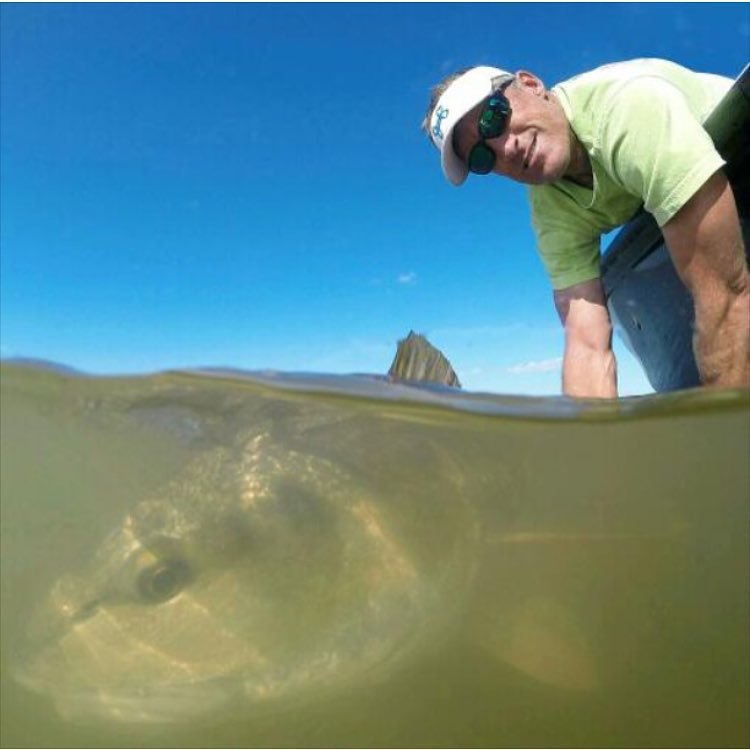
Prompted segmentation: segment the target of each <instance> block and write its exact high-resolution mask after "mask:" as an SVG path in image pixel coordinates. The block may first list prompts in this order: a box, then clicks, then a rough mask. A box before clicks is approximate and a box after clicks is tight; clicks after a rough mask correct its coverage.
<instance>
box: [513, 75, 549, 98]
mask: <svg viewBox="0 0 750 750" xmlns="http://www.w3.org/2000/svg"><path fill="white" fill-rule="evenodd" d="M516 81H517V82H518V84H519V85H520V86H522V87H523V88H525V89H528V90H529V91H531V92H532V93H534V94H536V95H537V96H543V95H544V93H545V89H544V81H542V79H541V78H537V77H536V76H535V75H534V74H533V73H530V72H529V71H528V70H518V71H516Z"/></svg>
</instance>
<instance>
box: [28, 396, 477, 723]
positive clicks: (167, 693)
mask: <svg viewBox="0 0 750 750" xmlns="http://www.w3.org/2000/svg"><path fill="white" fill-rule="evenodd" d="M128 411H129V413H130V414H131V415H132V414H136V415H138V419H141V420H142V419H143V418H144V416H145V417H147V419H148V423H149V425H153V424H154V423H155V422H156V423H158V424H161V425H162V426H164V423H165V420H166V421H167V422H168V421H169V419H171V418H173V417H174V415H175V414H179V415H181V416H180V417H179V421H180V422H184V413H183V412H182V411H180V408H178V407H175V405H169V404H167V403H161V404H160V406H159V407H156V408H154V407H152V406H150V405H145V406H144V405H142V404H139V403H137V402H135V403H130V404H129V406H128ZM191 419H193V420H195V419H199V420H200V419H203V420H204V421H205V419H206V417H205V414H203V415H202V416H201V417H196V416H195V415H194V416H193V417H192V418H191ZM295 420H296V422H295ZM280 421H281V422H283V420H271V421H270V422H268V423H267V425H266V428H265V429H264V427H263V425H262V424H261V425H259V427H258V429H255V430H252V431H249V432H248V431H241V432H240V433H238V434H237V435H236V436H235V437H234V438H233V439H231V440H229V441H226V442H225V444H219V445H216V446H215V447H212V448H209V449H206V450H200V451H198V453H197V455H196V456H195V457H194V458H192V459H191V460H190V461H188V462H187V464H186V465H185V466H184V467H183V469H182V471H181V472H180V473H179V474H178V475H177V476H175V477H174V478H173V479H172V480H171V481H168V482H166V483H165V484H164V485H163V486H161V487H159V488H157V489H156V490H155V491H154V492H152V493H150V494H149V495H148V496H146V497H144V498H141V499H140V500H138V502H136V503H135V504H134V506H133V507H132V509H131V510H130V511H129V512H128V513H127V515H126V516H125V517H124V518H123V519H122V522H121V524H120V526H119V527H118V528H116V529H115V530H114V531H113V532H112V533H111V534H109V535H108V536H107V537H106V538H105V539H103V540H102V541H101V543H99V545H98V547H97V548H96V549H95V551H94V552H93V554H92V555H91V557H90V560H89V562H88V563H87V564H86V565H84V566H83V567H82V569H81V570H79V571H77V572H76V573H74V574H66V575H63V576H61V577H60V578H59V579H58V580H57V581H56V582H55V584H54V586H53V587H52V590H51V591H50V593H49V595H48V596H47V597H46V601H44V602H43V603H42V605H41V606H40V607H39V608H38V610H37V612H36V614H35V616H34V622H33V626H32V627H30V629H29V641H28V647H27V649H26V658H24V660H23V661H22V663H21V664H19V665H18V666H17V669H16V671H15V675H16V678H17V679H18V680H19V681H20V682H21V683H22V684H23V685H24V686H26V687H27V688H29V689H31V690H33V691H35V692H38V693H42V694H46V695H48V696H49V697H51V698H52V700H53V702H54V704H55V708H56V710H57V712H58V713H59V714H60V715H61V716H63V717H65V718H68V719H71V720H75V721H87V720H92V719H108V720H117V721H123V722H130V723H133V722H135V723H165V722H186V721H191V720H195V719H196V718H197V717H200V716H212V715H214V716H215V715H221V714H222V713H225V712H226V711H227V710H230V709H231V708H232V707H239V706H245V707H255V708H256V709H257V708H259V707H270V708H274V707H275V708H277V707H279V706H289V705H294V704H295V703H297V702H299V701H305V700H310V699H311V698H319V697H320V695H321V694H324V693H325V692H326V691H328V690H332V689H336V688H341V687H342V686H344V685H346V684H350V683H352V682H357V681H359V682H361V681H362V680H363V679H367V678H368V677H370V676H374V677H379V675H381V674H385V673H387V672H388V670H389V669H390V668H391V667H392V666H393V665H397V664H399V663H401V662H402V661H403V659H402V657H403V656H405V655H408V654H409V653H413V652H415V651H417V650H418V647H419V645H420V644H422V643H425V642H429V641H430V640H431V639H432V635H431V634H432V633H437V632H439V631H440V630H441V628H442V624H441V622H442V620H445V619H446V617H445V615H446V614H447V612H448V610H447V609H445V608H444V609H443V611H442V612H441V604H440V599H441V597H443V596H444V595H445V591H446V587H448V586H453V585H454V584H455V583H456V582H457V581H456V579H457V577H458V578H461V577H464V576H467V575H469V573H470V571H469V568H468V567H467V566H466V564H465V557H466V554H467V550H466V548H465V545H466V542H467V541H468V539H467V538H466V537H462V536H461V535H457V534H455V530H456V525H458V526H459V527H463V526H464V525H465V523H466V521H467V518H466V513H465V511H466V505H465V504H463V503H461V502H459V503H457V504H456V506H455V507H449V506H443V507H439V506H437V505H435V506H434V507H432V508H431V509H430V516H429V517H428V518H427V519H425V518H422V517H419V518H416V519H415V518H414V514H416V515H417V516H422V514H423V513H424V508H423V509H422V510H420V509H419V507H417V506H415V503H416V504H417V505H419V504H422V505H426V504H427V503H429V494H430V493H431V492H434V489H435V488H434V486H432V485H431V483H429V482H428V483H426V484H425V486H424V487H423V488H420V489H415V488H414V487H411V488H410V487H405V488H403V490H402V492H401V496H400V497H399V494H398V489H396V490H395V491H394V487H393V485H391V486H390V491H391V492H392V493H393V494H392V495H391V496H390V497H389V498H388V499H387V501H383V498H382V497H381V496H380V495H379V491H378V489H377V487H376V486H375V485H373V483H372V482H368V479H367V477H365V476H363V475H362V474H361V472H360V474H359V475H356V474H355V473H354V471H352V470H351V469H348V468H347V467H346V466H345V465H340V464H337V463H336V462H334V461H331V460H330V459H328V458H326V457H325V456H322V455H316V452H315V450H314V446H312V445H310V448H312V450H307V451H303V450H299V449H298V447H297V446H300V447H304V445H305V444H307V440H308V438H307V437H305V434H304V433H308V432H309V431H311V430H312V431H313V432H314V433H317V434H318V435H320V433H321V430H331V429H335V430H336V431H338V430H341V429H342V427H343V426H342V425H341V424H340V422H339V421H338V420H337V419H335V418H333V417H332V416H331V417H330V418H327V417H324V416H321V415H318V416H313V415H311V414H309V413H307V412H306V413H305V414H304V416H303V417H301V418H300V417H295V418H293V419H291V422H292V423H293V424H292V426H291V427H289V424H287V427H288V428H289V429H290V430H291V432H290V433H289V434H288V435H287V439H286V440H282V439H281V438H279V437H278V436H277V435H274V432H276V431H278V427H279V422H280ZM300 425H304V427H300ZM173 426H174V425H173ZM295 431H296V433H297V434H294V433H295ZM178 432H179V433H180V434H186V433H184V432H183V431H182V428H181V427H180V428H179V429H178ZM187 434H189V433H187ZM192 439H195V435H193V438H192ZM439 481H440V482H441V483H443V482H445V481H446V478H445V477H441V478H440V480H439ZM447 481H450V480H449V479H448V480H447ZM399 505H401V509H400V511H399V509H398V506H399ZM397 511H398V512H397ZM399 513H400V514H401V518H399ZM415 522H416V523H418V524H419V526H420V527H421V528H422V531H424V530H425V529H426V528H427V527H429V526H434V527H435V528H436V529H437V528H438V527H441V528H443V529H446V528H448V529H452V532H451V534H450V535H449V537H450V538H446V540H447V543H446V544H445V546H443V548H442V549H441V550H440V551H439V553H432V552H431V553H429V554H427V555H426V554H425V552H424V550H423V551H422V552H421V553H416V552H415V551H414V549H413V548H412V547H410V545H409V528H408V527H409V525H410V524H414V523H415ZM443 537H446V534H445V533H444V532H443ZM451 545H452V546H451ZM436 552H437V551H436Z"/></svg>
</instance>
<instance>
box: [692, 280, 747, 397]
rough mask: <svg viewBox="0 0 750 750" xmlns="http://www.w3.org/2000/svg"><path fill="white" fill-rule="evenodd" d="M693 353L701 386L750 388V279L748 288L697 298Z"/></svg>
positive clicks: (701, 293)
mask: <svg viewBox="0 0 750 750" xmlns="http://www.w3.org/2000/svg"><path fill="white" fill-rule="evenodd" d="M694 301H695V332H694V335H693V350H694V352H695V361H696V364H697V365H698V372H699V373H700V377H701V383H703V385H713V386H727V387H733V386H734V387H736V386H743V385H744V386H748V385H750V334H749V333H748V328H749V326H750V280H749V279H748V275H747V273H746V274H745V276H744V288H743V289H740V290H735V289H726V288H724V289H719V290H716V291H715V292H714V293H706V291H705V290H703V291H702V292H698V293H696V294H695V296H694Z"/></svg>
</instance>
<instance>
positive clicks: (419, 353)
mask: <svg viewBox="0 0 750 750" xmlns="http://www.w3.org/2000/svg"><path fill="white" fill-rule="evenodd" d="M388 376H389V377H390V378H392V379H394V380H415V381H419V382H422V383H436V384H438V385H448V386H453V387H454V388H460V387H461V383H460V382H459V380H458V376H457V375H456V373H455V372H454V370H453V367H452V366H451V363H450V362H449V361H448V359H447V358H446V357H445V355H444V354H443V353H442V352H441V351H440V350H439V349H436V348H435V347H434V346H433V345H432V344H431V343H430V342H429V341H428V340H427V339H426V338H425V337H424V336H422V335H421V334H418V333H414V331H409V335H408V336H407V337H406V338H405V339H401V340H400V341H399V342H398V349H397V350H396V356H395V357H394V358H393V363H392V364H391V368H390V369H389V370H388Z"/></svg>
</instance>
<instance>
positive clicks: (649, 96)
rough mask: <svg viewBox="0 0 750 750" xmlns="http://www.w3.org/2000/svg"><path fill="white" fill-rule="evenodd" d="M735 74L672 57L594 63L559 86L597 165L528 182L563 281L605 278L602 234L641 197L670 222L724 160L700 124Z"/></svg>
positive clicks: (558, 285)
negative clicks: (590, 179)
mask: <svg viewBox="0 0 750 750" xmlns="http://www.w3.org/2000/svg"><path fill="white" fill-rule="evenodd" d="M731 85H732V81H731V79H729V78H724V77H722V76H716V75H711V74H707V73H694V72H693V71H691V70H688V69H687V68H683V67H681V66H680V65H676V64H675V63H671V62H668V61H666V60H645V59H644V60H633V61H630V62H623V63H615V64H613V65H605V66H603V67H601V68H596V69H595V70H592V71H590V72H588V73H584V74H582V75H579V76H576V77H575V78H571V79H570V80H568V81H564V82H563V83H560V84H558V85H557V86H555V87H554V88H553V89H552V91H553V93H554V94H555V95H556V96H557V99H558V101H559V102H560V104H561V106H562V108H563V110H564V111H565V114H566V116H567V118H568V121H569V122H570V126H571V128H572V129H573V132H574V133H575V134H576V137H577V138H578V140H579V141H580V142H581V144H582V145H583V147H584V148H585V149H586V151H587V152H588V155H589V158H590V160H591V167H592V170H593V173H594V188H593V190H590V189H588V188H585V187H581V186H579V185H576V184H575V183H573V182H571V181H569V180H560V181H558V182H555V183H552V184H549V185H535V186H532V187H531V188H530V189H529V197H530V201H531V216H532V221H533V224H534V230H535V233H536V238H537V245H538V249H539V254H540V255H541V257H542V261H543V262H544V265H545V267H546V269H547V273H548V275H549V277H550V279H551V281H552V286H553V287H554V288H555V289H565V288H566V287H569V286H572V285H573V284H578V283H580V282H582V281H588V280H590V279H594V278H597V277H598V276H599V275H600V271H599V260H600V253H599V241H600V237H601V235H602V234H603V233H604V232H608V231H610V230H612V229H614V228H615V227H618V226H620V225H621V224H624V223H625V222H626V221H628V220H629V219H630V218H632V216H633V214H635V212H636V211H637V210H638V209H639V208H640V207H641V206H645V208H646V210H647V211H648V212H649V213H651V214H653V216H654V218H655V219H656V221H657V223H658V225H659V226H660V227H661V226H664V224H666V223H667V222H668V221H669V220H670V219H671V218H672V216H674V214H675V213H676V212H677V211H678V210H679V209H680V208H681V207H682V206H683V205H685V203H687V201H688V200H689V199H690V198H691V197H692V196H693V195H694V194H695V193H696V192H697V191H698V189H699V188H700V187H701V186H702V185H703V184H704V183H705V182H706V180H708V178H709V177H711V175H712V174H714V172H716V170H717V169H719V168H720V167H721V166H722V165H723V164H724V161H723V159H722V158H721V156H719V154H718V153H717V151H716V149H715V148H714V145H713V142H712V141H711V138H710V137H709V136H708V134H707V133H706V131H705V130H704V129H703V127H702V123H703V122H704V121H705V119H706V117H707V116H708V115H709V114H710V112H711V111H712V110H713V109H714V107H715V106H716V104H717V103H718V102H719V101H720V99H721V98H722V97H723V96H724V94H726V92H727V90H728V89H729V87H730V86H731Z"/></svg>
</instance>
